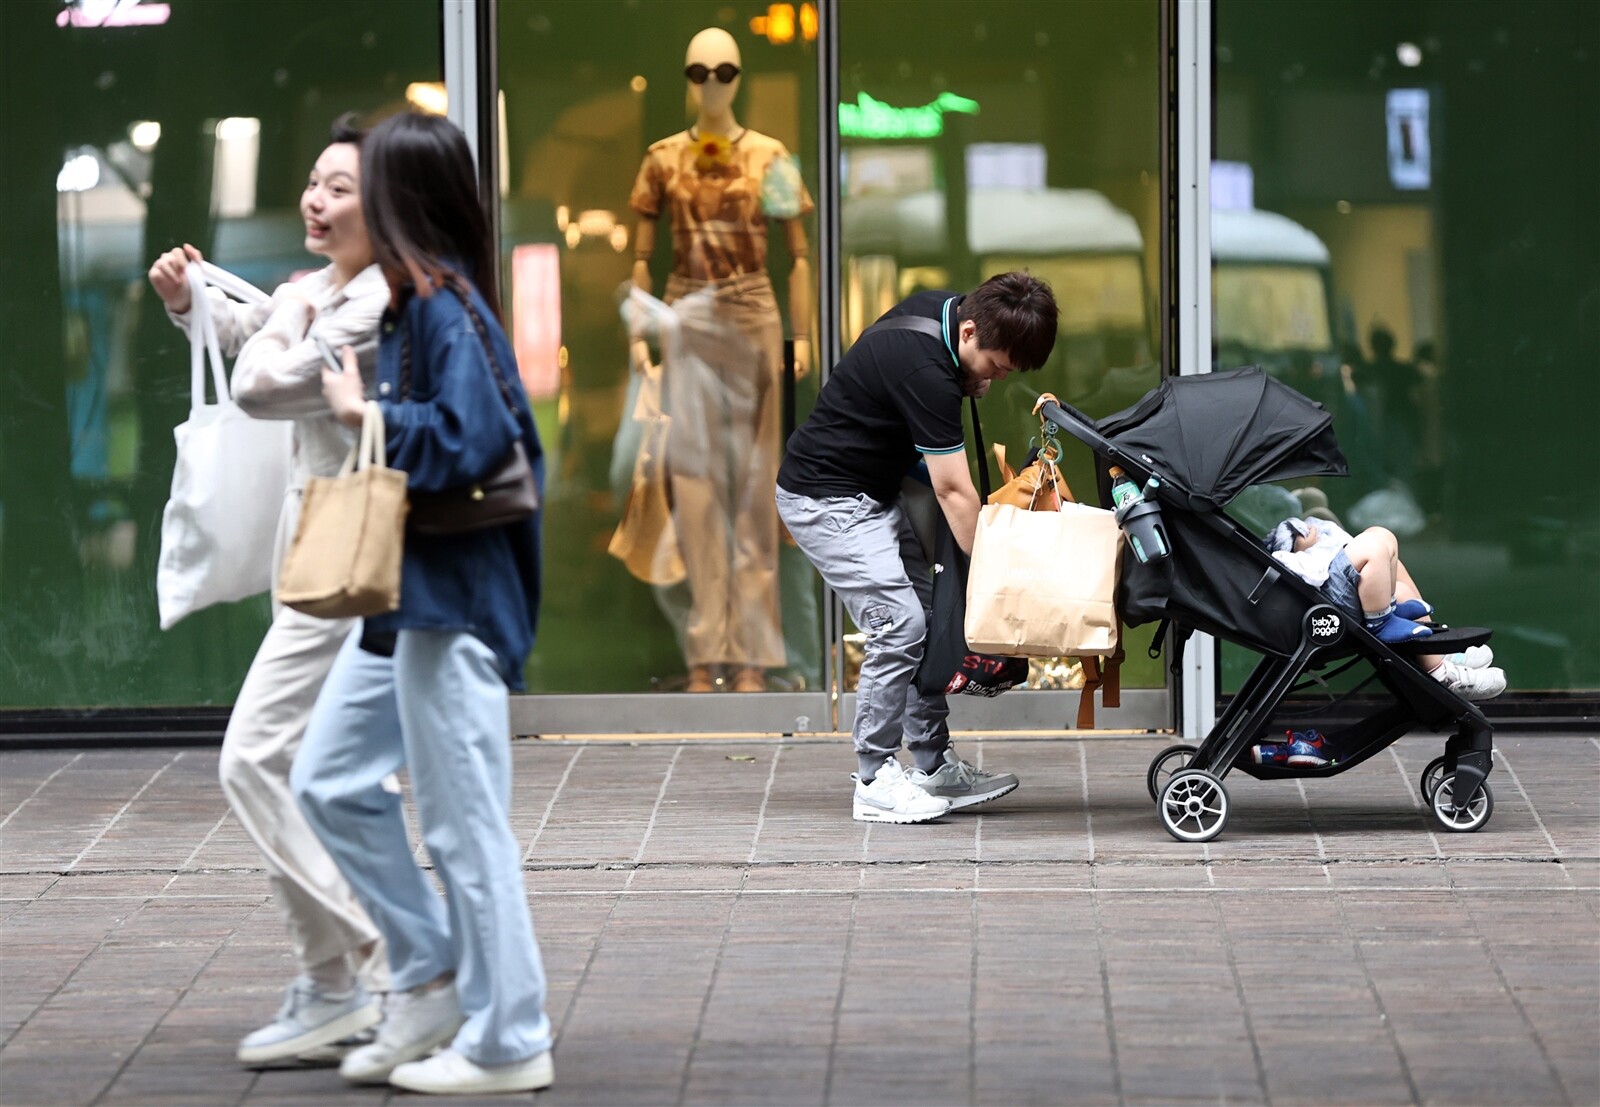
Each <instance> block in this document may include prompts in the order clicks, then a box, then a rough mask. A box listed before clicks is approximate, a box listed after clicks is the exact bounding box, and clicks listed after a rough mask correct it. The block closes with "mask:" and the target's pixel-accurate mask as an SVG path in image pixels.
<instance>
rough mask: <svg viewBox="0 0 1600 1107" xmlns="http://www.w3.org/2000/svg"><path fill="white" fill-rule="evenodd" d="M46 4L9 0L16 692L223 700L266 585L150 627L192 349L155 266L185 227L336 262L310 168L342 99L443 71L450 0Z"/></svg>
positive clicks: (123, 700)
mask: <svg viewBox="0 0 1600 1107" xmlns="http://www.w3.org/2000/svg"><path fill="white" fill-rule="evenodd" d="M50 7H51V5H50V4H47V3H46V4H40V3H31V4H29V3H9V4H0V69H3V70H4V71H5V72H6V73H7V74H9V75H14V76H15V78H16V80H15V82H14V85H15V92H16V95H14V96H13V97H11V98H10V99H9V100H8V101H7V102H6V103H5V105H4V106H3V108H0V111H3V112H4V113H5V119H6V149H5V155H4V156H5V158H6V160H7V173H6V174H5V175H4V176H3V177H0V205H3V207H4V210H5V211H6V213H7V219H8V221H9V222H10V224H11V225H12V226H13V227H14V228H15V229H16V231H17V232H18V233H17V235H16V237H15V239H14V240H13V242H14V243H15V248H14V249H12V250H11V251H10V252H9V253H8V256H7V258H6V262H7V266H6V268H5V271H4V274H3V275H0V300H3V301H4V303H5V307H6V308H7V310H8V313H9V314H8V317H9V318H12V319H15V320H16V321H18V325H17V326H16V327H14V328H12V329H11V330H9V331H8V332H7V335H6V341H7V343H8V347H7V350H6V357H7V368H8V370H9V372H10V374H11V375H10V376H9V377H8V381H9V382H10V384H9V392H8V398H7V402H6V403H5V404H0V644H3V645H0V707H21V708H55V707H75V708H93V707H101V706H105V707H117V708H123V707H152V706H162V705H194V704H219V705H223V704H227V703H230V702H232V700H233V697H234V695H235V693H236V691H237V689H238V687H239V683H240V681H241V680H242V678H243V676H244V673H245V670H246V668H247V666H248V664H249V661H250V658H251V656H252V654H253V653H254V651H255V648H256V647H257V645H259V643H260V641H261V636H262V632H263V630H264V629H265V627H266V624H267V620H268V603H267V599H266V597H265V596H262V597H259V598H256V599H252V600H246V601H243V602H241V603H238V604H229V605H220V606H218V607H215V608H211V609H208V610H205V611H202V612H200V613H198V614H196V615H194V616H191V617H190V618H187V619H185V620H184V621H183V622H182V623H180V624H178V625H177V626H175V627H174V628H173V629H172V630H170V631H167V632H165V633H163V632H161V631H159V630H158V628H157V617H156V604H155V587H154V584H155V566H156V555H157V547H158V543H159V537H160V521H161V511H162V506H163V504H164V503H165V501H166V498H167V492H168V490H169V488H170V482H171V479H172V471H173V460H174V455H175V445H174V441H173V433H172V432H173V428H174V427H175V426H177V425H178V424H179V423H181V422H182V421H183V419H184V418H185V416H186V414H187V410H188V401H189V387H188V382H189V366H188V357H187V350H186V348H185V343H184V342H183V339H182V335H181V334H180V333H179V332H176V331H174V329H173V328H172V326H171V325H170V324H169V323H168V321H167V319H166V316H165V314H164V313H163V312H162V310H161V304H160V302H159V299H158V298H157V297H156V296H154V295H153V294H152V293H151V292H150V290H149V288H148V285H147V283H146V280H145V273H146V270H147V269H148V267H149V265H150V263H151V261H152V260H153V259H154V258H155V257H156V256H157V255H158V254H159V253H161V252H162V251H163V250H166V249H170V248H172V247H174V246H177V245H179V244H181V243H185V242H187V243H192V244H193V245H195V246H197V247H198V248H199V249H200V250H201V251H202V252H203V253H204V254H205V256H206V257H207V258H208V259H210V260H213V261H215V262H217V263H218V264H220V265H222V266H223V267H225V268H227V269H228V270H230V271H232V272H234V273H236V274H238V275H239V276H241V277H243V278H244V279H246V280H248V281H249V282H251V283H252V284H254V285H256V286H257V287H260V288H266V289H271V288H274V287H276V286H277V285H279V284H281V283H283V282H284V281H286V280H289V279H291V277H292V276H294V275H295V274H297V273H299V272H302V271H305V270H308V269H310V268H312V267H316V266H319V263H318V261H317V259H315V258H313V257H312V256H310V255H308V254H307V253H305V251H304V249H303V248H302V243H303V241H304V233H305V232H304V227H303V225H302V223H301V219H300V215H299V212H298V210H297V207H296V205H297V201H298V199H299V195H300V190H301V187H302V186H303V184H304V182H305V169H306V167H307V166H309V165H311V164H312V163H313V162H314V161H315V159H316V156H317V154H318V153H319V152H320V151H321V150H322V149H323V147H324V146H325V145H326V141H327V135H328V126H329V124H330V122H331V121H332V120H333V119H334V118H336V117H337V116H339V115H341V114H343V113H344V112H346V111H357V112H363V113H366V112H382V111H385V110H394V109H396V108H398V107H401V106H403V104H404V99H403V94H402V90H403V89H404V88H405V86H406V84H407V82H408V81H412V80H418V79H427V78H433V77H437V76H438V57H439V20H438V8H437V5H436V4H434V3H430V2H428V0H403V2H395V0H384V2H382V3H379V2H377V0H347V2H345V3H340V4H336V5H329V4H325V3H322V2H320V0H274V3H271V4H261V3H258V2H255V0H207V2H206V3H202V4H188V3H186V4H182V5H179V4H171V5H168V4H164V3H163V4H156V3H141V4H122V5H117V6H115V7H116V11H115V12H112V11H111V8H112V7H113V5H109V4H100V5H99V6H98V7H99V8H100V9H104V10H95V11H90V10H89V7H88V6H82V5H73V6H72V7H71V8H70V10H68V9H67V8H64V7H63V6H62V5H60V4H56V5H55V8H57V9H60V10H59V11H56V12H52V11H49V10H47V9H49V8H50ZM108 13H109V14H108ZM169 15H173V18H170V19H169V18H168V16H169ZM177 16H181V18H178V17H177ZM175 58H176V59H182V63H181V65H179V66H177V67H174V64H173V59H175ZM52 184H53V185H54V186H55V187H54V188H52V187H51V185H52Z"/></svg>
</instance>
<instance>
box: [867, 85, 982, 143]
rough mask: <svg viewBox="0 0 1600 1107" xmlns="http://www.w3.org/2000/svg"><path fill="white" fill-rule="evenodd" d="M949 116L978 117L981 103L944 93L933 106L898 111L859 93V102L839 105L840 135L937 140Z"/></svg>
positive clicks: (931, 104) (899, 109)
mask: <svg viewBox="0 0 1600 1107" xmlns="http://www.w3.org/2000/svg"><path fill="white" fill-rule="evenodd" d="M946 112H956V113H959V114H961V115H977V114H978V102H977V101H976V100H969V99H967V98H966V97H965V96H957V95H956V94H955V93H953V92H941V93H939V96H938V98H937V99H935V100H934V101H933V102H932V103H930V104H923V105H922V106H921V107H916V108H897V107H895V106H894V105H892V104H885V103H884V102H883V101H882V100H874V99H873V98H872V97H870V96H868V95H867V94H866V93H865V92H858V93H856V102H855V103H853V104H840V105H839V133H840V134H841V135H844V136H845V137H846V138H933V137H934V136H936V135H941V134H943V133H944V117H945V113H946Z"/></svg>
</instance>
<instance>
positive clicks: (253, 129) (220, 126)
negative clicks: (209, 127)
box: [158, 115, 261, 142]
mask: <svg viewBox="0 0 1600 1107" xmlns="http://www.w3.org/2000/svg"><path fill="white" fill-rule="evenodd" d="M158 131H159V128H158ZM260 133H261V120H259V119H255V118H253V117H251V116H248V115H230V116H228V118H226V119H219V120H218V121H217V137H218V138H219V139H221V140H222V141H223V142H248V141H249V140H250V139H252V138H255V137H256V136H257V135H259V134H260Z"/></svg>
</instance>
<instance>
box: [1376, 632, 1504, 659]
mask: <svg viewBox="0 0 1600 1107" xmlns="http://www.w3.org/2000/svg"><path fill="white" fill-rule="evenodd" d="M1493 635H1494V631H1492V630H1490V629H1489V628H1488V627H1447V628H1446V629H1444V630H1436V631H1434V632H1433V633H1432V634H1430V635H1428V636H1426V637H1424V638H1410V639H1407V640H1406V641H1404V642H1396V643H1394V644H1393V645H1391V646H1390V647H1389V648H1390V649H1392V650H1394V652H1395V653H1397V654H1399V655H1400V656H1401V657H1420V656H1422V655H1423V654H1430V653H1459V652H1461V651H1462V650H1464V649H1466V648H1467V647H1468V646H1481V645H1483V644H1484V643H1485V642H1487V641H1488V640H1489V639H1490V638H1491V637H1492V636H1493Z"/></svg>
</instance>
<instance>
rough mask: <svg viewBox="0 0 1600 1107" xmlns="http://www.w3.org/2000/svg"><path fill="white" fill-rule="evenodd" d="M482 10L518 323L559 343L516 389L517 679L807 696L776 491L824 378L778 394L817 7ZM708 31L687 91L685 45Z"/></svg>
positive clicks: (792, 321)
mask: <svg viewBox="0 0 1600 1107" xmlns="http://www.w3.org/2000/svg"><path fill="white" fill-rule="evenodd" d="M498 15H499V27H498V33H499V59H500V61H499V64H500V80H501V85H502V89H503V93H502V99H503V104H504V108H503V113H504V114H503V120H502V127H503V136H504V137H503V143H502V146H503V148H502V150H501V158H502V162H503V181H504V187H503V193H504V195H503V197H502V230H503V239H504V241H503V252H504V255H505V257H506V258H507V259H508V264H509V265H510V266H511V268H512V269H513V274H512V286H513V300H512V303H513V308H512V315H513V320H512V322H513V326H514V327H515V328H516V330H517V332H518V333H519V334H521V333H524V331H527V332H529V333H530V334H531V333H533V332H537V333H538V334H540V335H542V336H544V338H543V341H544V342H545V344H546V346H547V347H551V346H553V348H554V353H553V364H554V369H553V370H552V371H551V372H550V373H549V375H548V376H547V377H545V378H542V379H543V380H544V382H545V383H543V384H542V385H541V386H540V387H538V388H534V389H531V395H532V398H533V400H534V409H535V414H536V416H537V418H538V420H539V423H540V429H541V431H542V433H543V436H544V442H545V447H546V449H547V451H548V453H549V470H548V474H549V475H548V488H547V490H546V506H545V528H546V536H547V538H546V544H545V558H546V561H545V600H544V606H543V611H542V616H541V626H540V636H539V644H538V646H537V647H536V649H535V650H534V653H533V656H532V658H531V659H530V660H529V664H528V684H529V688H530V690H531V691H533V692H545V693H626V692H651V691H682V690H684V689H685V688H690V687H696V685H695V683H694V682H695V681H696V679H697V676H699V677H704V678H706V679H707V680H709V682H710V686H711V687H712V688H717V689H721V690H739V691H746V690H754V689H756V688H764V689H768V690H773V691H778V690H807V689H816V688H817V687H819V685H820V682H821V678H822V656H823V645H822V629H821V618H820V611H821V608H820V596H821V593H820V586H819V584H818V582H817V580H816V577H815V575H814V573H813V572H812V571H811V569H810V566H809V565H808V564H807V563H806V561H805V558H804V556H803V555H801V554H800V553H799V551H798V550H797V549H795V548H794V547H792V546H790V545H789V544H788V543H787V542H785V541H784V540H783V539H782V536H781V533H780V532H779V530H778V527H777V516H776V507H775V503H774V500H773V483H774V481H775V479H776V471H777V461H778V457H779V450H780V449H781V443H782V441H783V438H784V437H785V425H786V423H787V422H789V421H792V420H793V419H796V418H802V419H803V418H804V416H805V414H806V411H807V410H808V409H809V404H810V400H811V398H812V397H814V396H815V390H816V380H817V374H816V373H815V371H813V372H812V373H811V374H810V375H809V376H808V377H806V378H805V379H802V380H799V381H798V382H797V384H796V386H795V387H794V389H793V390H792V396H793V398H792V399H791V398H790V396H789V394H788V393H789V391H790V390H787V389H785V387H784V380H783V375H782V366H781V361H782V356H783V347H782V345H781V343H782V342H783V340H784V339H785V338H787V337H789V336H792V335H795V334H799V335H802V336H806V337H807V338H809V337H811V334H812V329H813V319H814V317H815V315H814V313H815V306H816V300H817V288H816V278H815V276H814V274H815V269H814V268H811V269H810V270H809V272H808V271H807V269H806V268H805V267H801V268H799V269H797V268H796V267H795V257H796V256H797V254H803V253H805V252H806V251H814V250H815V248H816V237H817V236H816V229H815V217H814V214H813V213H812V208H811V197H813V196H815V194H816V192H817V171H816V170H817V160H816V134H817V125H816V121H817V99H816V96H817V82H816V68H817V55H816V49H817V43H816V36H817V19H816V9H815V7H814V6H813V5H811V4H767V3H749V2H740V3H725V2H720V0H715V2H712V0H706V2H702V0H674V2H673V3H654V2H640V0H501V2H500V4H499V5H498ZM708 29H709V30H712V31H715V32H717V33H716V34H713V35H711V36H709V37H708V38H706V39H702V40H700V41H701V42H702V43H704V44H707V45H706V46H705V50H704V51H703V53H705V55H706V56H704V57H703V58H702V57H700V56H699V55H697V57H696V59H693V60H698V61H701V62H702V63H703V64H704V70H703V71H697V72H696V73H695V74H694V77H697V78H701V80H700V82H699V83H696V82H695V80H693V79H691V76H690V75H689V74H686V72H685V69H686V52H687V50H688V48H689V46H690V42H691V40H694V39H696V36H697V35H699V34H700V33H701V32H704V31H707V30H708ZM729 43H731V44H732V47H733V49H735V50H736V51H737V55H738V57H737V59H734V57H733V56H732V54H731V53H730V52H729V50H728V44H729ZM722 54H728V56H726V57H724V56H722ZM713 55H715V56H713ZM735 60H736V62H737V67H738V72H737V73H733V72H731V71H725V73H718V71H717V67H718V65H719V64H722V63H724V62H727V63H728V64H730V65H732V64H734V63H735ZM724 76H727V77H728V78H729V79H730V80H731V81H733V82H736V84H735V85H730V83H728V82H726V81H724ZM730 87H732V88H733V89H734V95H733V98H732V101H731V105H730V106H729V107H730V111H731V116H730V117H728V118H729V119H730V122H731V126H729V127H728V128H727V133H725V134H723V135H721V136H720V138H719V136H718V135H717V134H716V133H715V132H714V131H710V130H709V129H708V130H707V133H705V134H702V133H701V132H700V128H699V123H700V122H701V121H702V120H703V119H705V118H710V117H712V116H714V115H715V112H714V111H712V112H710V113H709V114H702V112H701V109H700V107H698V106H697V104H705V105H707V106H708V107H709V108H712V109H714V108H716V106H717V105H716V101H717V100H718V98H723V99H725V93H726V90H728V89H729V88H730ZM691 131H693V134H692V136H691V133H690V132H691ZM663 140H666V144H665V145H664V146H657V145H656V144H658V143H661V142H662V141H663ZM707 141H709V142H710V143H711V145H709V146H707V145H705V143H706V142H707ZM723 142H725V143H726V145H722V144H721V143H723ZM691 143H693V144H694V145H693V146H692V147H691ZM653 146H654V147H655V150H654V152H652V147H653ZM647 155H648V156H647ZM641 233H643V235H644V236H645V238H644V239H643V241H641V238H640V235H641ZM763 253H764V254H765V257H764V259H763V257H762V255H763ZM641 255H643V256H644V258H645V262H644V264H643V265H641V266H638V267H637V268H636V261H637V260H638V259H639V258H640V257H641ZM534 259H537V266H535V262H534ZM808 264H809V259H808ZM636 276H637V277H638V278H639V280H638V281H637V282H636V280H635V277H636ZM707 282H710V283H709V284H708V283H707ZM532 284H538V285H539V287H540V288H541V289H542V291H541V292H540V293H539V294H538V295H537V296H534V295H532V294H531V293H530V295H529V296H528V297H524V296H523V295H522V293H521V291H519V290H520V289H522V288H525V287H528V286H530V285H532ZM643 285H648V289H646V288H644V287H641V286H643ZM797 285H798V286H799V287H796V286H797ZM797 312H798V313H799V314H800V316H801V317H797ZM530 314H534V315H537V317H538V320H539V321H538V323H537V324H535V323H532V322H530V321H529V316H530ZM636 330H637V331H640V332H642V333H643V335H644V339H645V342H644V346H643V354H644V356H645V358H646V359H647V361H648V365H649V369H648V370H647V371H644V370H641V367H640V363H639V362H638V360H637V359H636V358H635V351H636V350H637V349H639V348H638V347H634V346H633V345H632V343H631V342H630V337H631V336H632V335H633V334H634V333H635V331H636ZM530 341H531V338H530ZM519 349H520V348H519ZM813 360H814V359H813ZM549 361H550V358H549V357H546V359H545V362H546V363H549ZM525 369H526V367H525ZM796 408H798V410H796ZM662 410H664V414H665V416H666V420H665V421H662V420H661V419H660V417H659V416H658V415H656V414H655V413H656V412H657V411H662ZM663 463H664V464H663ZM630 499H631V508H630ZM669 504H670V510H669ZM625 520H626V525H622V524H624V521H625ZM668 522H670V523H671V527H670V530H669V529H668V528H667V527H666V526H665V524H666V523H668ZM619 525H620V527H621V529H620V532H619ZM664 538H665V539H666V540H665V541H663V539H664ZM697 668H698V669H701V670H702V671H701V673H699V674H697V673H696V671H695V670H696V669H697Z"/></svg>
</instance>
